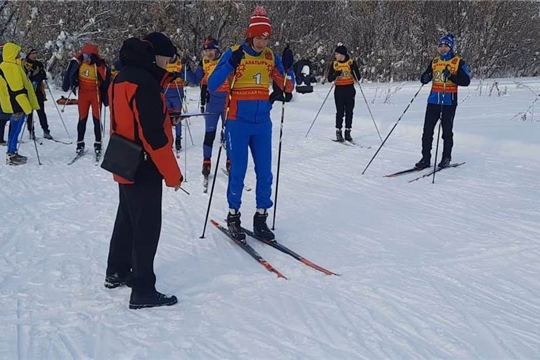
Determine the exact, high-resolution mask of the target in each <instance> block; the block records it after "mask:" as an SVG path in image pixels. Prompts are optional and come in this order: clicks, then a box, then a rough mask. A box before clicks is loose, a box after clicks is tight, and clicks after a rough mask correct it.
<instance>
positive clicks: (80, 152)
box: [76, 141, 84, 154]
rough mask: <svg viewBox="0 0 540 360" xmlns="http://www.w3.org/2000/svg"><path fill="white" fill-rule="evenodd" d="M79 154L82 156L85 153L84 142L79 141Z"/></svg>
mask: <svg viewBox="0 0 540 360" xmlns="http://www.w3.org/2000/svg"><path fill="white" fill-rule="evenodd" d="M76 151H77V154H82V153H83V152H84V141H77V150H76Z"/></svg>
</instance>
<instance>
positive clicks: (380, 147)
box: [362, 84, 424, 175]
mask: <svg viewBox="0 0 540 360" xmlns="http://www.w3.org/2000/svg"><path fill="white" fill-rule="evenodd" d="M423 87H424V84H422V85H420V89H418V91H417V92H416V94H414V96H413V97H412V99H411V101H410V102H409V105H407V107H406V108H405V110H403V113H401V115H400V117H399V118H398V119H397V121H396V123H395V124H394V126H393V127H392V129H390V132H389V133H388V135H386V137H385V138H384V140H383V142H382V144H381V145H380V146H379V148H378V149H377V151H376V152H375V154H374V155H373V157H372V158H371V160H369V163H368V164H367V165H366V168H365V169H364V171H362V175H364V173H365V172H366V170H367V169H368V167H369V165H371V163H372V162H373V160H374V159H375V157H376V156H377V154H378V153H379V151H381V149H382V147H383V146H384V144H385V143H386V140H388V138H389V137H390V135H391V134H392V132H393V131H394V129H395V128H396V126H397V124H399V122H400V120H401V118H403V116H404V115H405V113H406V112H407V110H409V107H410V106H411V104H412V103H413V101H414V99H416V96H418V94H419V93H420V90H422V88H423Z"/></svg>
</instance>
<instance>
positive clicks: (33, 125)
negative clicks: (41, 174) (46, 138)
mask: <svg viewBox="0 0 540 360" xmlns="http://www.w3.org/2000/svg"><path fill="white" fill-rule="evenodd" d="M34 120H35V119H34V117H33V116H32V133H33V136H32V138H33V139H34V147H35V148H36V156H37V160H38V164H39V165H43V164H42V163H41V160H40V158H39V151H38V148H37V142H36V128H35V124H34Z"/></svg>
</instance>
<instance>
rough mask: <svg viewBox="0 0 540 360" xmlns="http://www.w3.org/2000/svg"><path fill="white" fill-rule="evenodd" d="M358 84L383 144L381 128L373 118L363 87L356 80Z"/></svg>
mask: <svg viewBox="0 0 540 360" xmlns="http://www.w3.org/2000/svg"><path fill="white" fill-rule="evenodd" d="M355 80H356V79H355ZM356 82H357V83H358V87H359V88H360V92H361V93H362V97H363V98H364V102H365V103H366V107H367V109H368V111H369V115H370V116H371V120H372V121H373V125H375V130H377V134H378V135H379V139H380V140H381V143H382V141H383V139H382V137H381V133H380V132H379V128H378V127H377V123H376V122H375V118H374V117H373V113H372V112H371V109H370V107H369V104H368V101H367V99H366V95H365V94H364V90H362V85H360V81H359V80H356Z"/></svg>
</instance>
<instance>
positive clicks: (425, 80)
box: [420, 73, 431, 85]
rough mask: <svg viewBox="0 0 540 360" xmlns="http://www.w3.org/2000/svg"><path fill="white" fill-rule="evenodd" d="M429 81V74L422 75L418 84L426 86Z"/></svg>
mask: <svg viewBox="0 0 540 360" xmlns="http://www.w3.org/2000/svg"><path fill="white" fill-rule="evenodd" d="M430 81H431V74H430V73H423V74H422V76H421V77H420V82H421V83H422V84H424V85H425V84H427V83H428V82H430Z"/></svg>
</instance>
